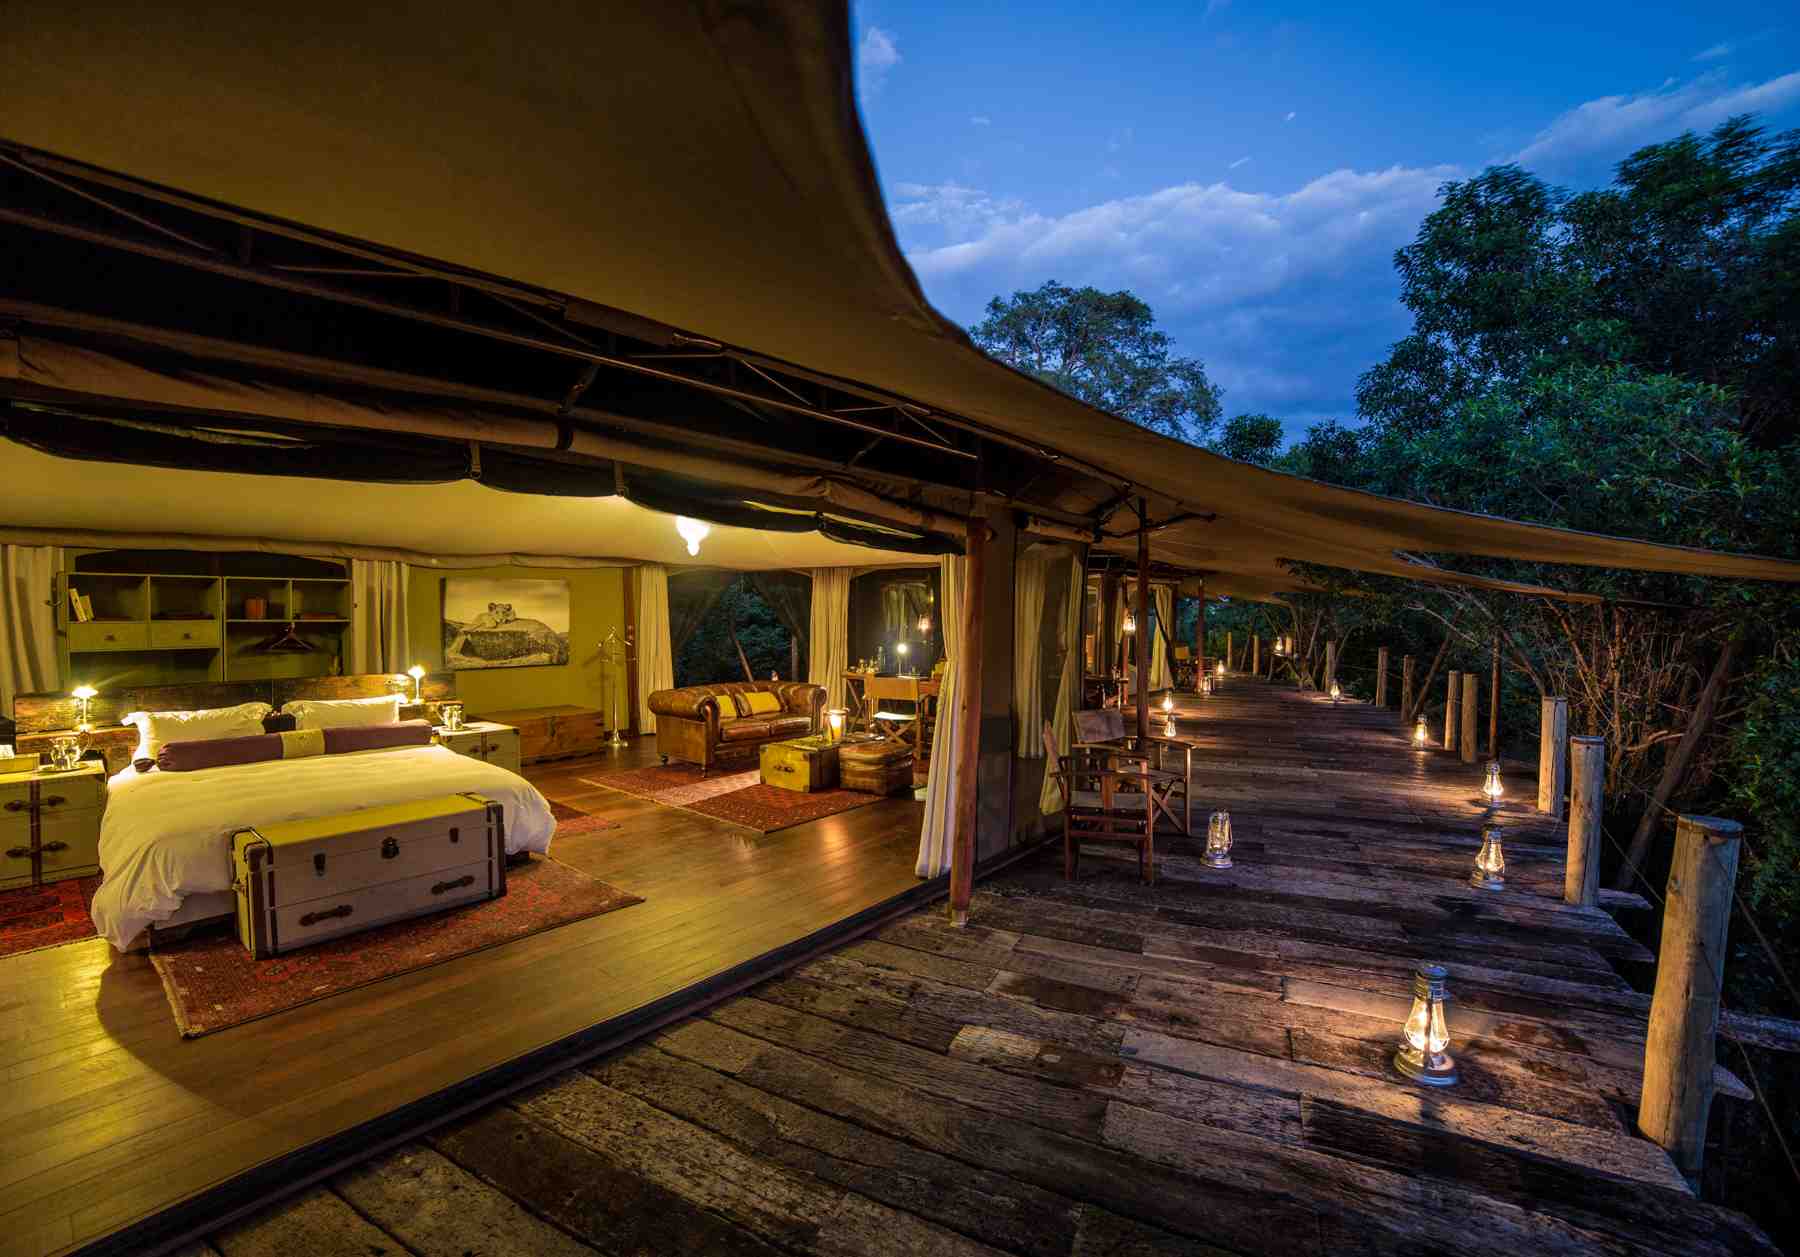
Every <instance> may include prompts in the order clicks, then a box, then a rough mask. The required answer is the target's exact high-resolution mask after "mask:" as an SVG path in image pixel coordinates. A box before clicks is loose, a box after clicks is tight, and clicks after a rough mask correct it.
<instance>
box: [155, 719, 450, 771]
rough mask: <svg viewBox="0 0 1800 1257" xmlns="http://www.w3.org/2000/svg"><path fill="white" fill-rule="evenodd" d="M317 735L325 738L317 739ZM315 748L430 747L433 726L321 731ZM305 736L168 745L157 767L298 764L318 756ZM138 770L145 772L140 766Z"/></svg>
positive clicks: (418, 723)
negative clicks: (288, 761)
mask: <svg viewBox="0 0 1800 1257" xmlns="http://www.w3.org/2000/svg"><path fill="white" fill-rule="evenodd" d="M319 735H323V736H322V737H319ZM314 736H315V737H318V738H319V741H318V742H315V743H313V744H314V745H319V744H320V743H322V744H323V753H324V754H326V755H342V754H345V753H347V752H350V751H379V750H385V749H386V748H388V747H393V746H429V745H430V744H431V722H430V721H428V720H403V721H401V722H399V723H398V724H391V725H362V726H360V727H356V728H349V729H321V730H317V731H316V732H315V735H314ZM307 741H308V740H307V739H305V735H304V734H294V733H286V734H282V733H258V734H252V735H251V736H249V737H243V738H211V739H205V740H190V741H185V742H165V743H163V746H162V749H161V750H159V751H158V752H157V753H156V767H157V768H158V769H160V770H161V771H162V772H165V773H191V772H197V771H199V770H200V769H202V768H224V767H226V766H228V765H231V764H260V763H262V762H264V761H265V760H271V759H295V758H299V757H301V756H304V755H307V754H315V755H316V754H319V753H320V752H319V751H309V750H307V749H305V747H306V743H307ZM139 771H140V772H141V771H143V769H142V768H141V767H140V769H139Z"/></svg>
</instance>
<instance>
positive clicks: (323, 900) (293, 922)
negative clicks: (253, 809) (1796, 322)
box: [231, 794, 506, 959]
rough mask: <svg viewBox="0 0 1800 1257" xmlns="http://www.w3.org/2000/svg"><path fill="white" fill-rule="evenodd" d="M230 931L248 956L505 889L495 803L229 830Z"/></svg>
mask: <svg viewBox="0 0 1800 1257" xmlns="http://www.w3.org/2000/svg"><path fill="white" fill-rule="evenodd" d="M231 845H232V859H233V863H234V865H235V869H236V877H235V879H234V881H233V887H234V889H235V890H236V891H237V920H238V937H239V938H240V939H241V940H242V941H243V944H244V946H245V947H246V948H248V949H249V950H250V954H251V955H253V956H256V957H257V958H259V959H260V958H262V957H264V956H273V955H277V954H279V953H282V952H288V951H292V950H294V949H295V948H296V947H304V946H306V945H307V944H309V943H318V942H323V941H325V940H326V939H331V938H338V937H341V936H342V935H345V934H354V933H356V932H357V931H359V930H367V929H372V928H373V927H375V926H378V925H385V924H387V923H388V922H390V921H400V920H404V919H405V918H407V917H416V916H423V915H425V914H426V913H429V912H438V911H441V910H443V909H445V908H454V907H457V906H458V905H461V904H466V903H473V902H475V901H477V900H482V899H494V898H497V897H499V896H501V895H504V894H505V893H506V835H505V826H504V824H503V822H502V818H501V809H500V805H499V804H498V803H495V802H492V801H491V800H488V799H484V798H482V797H481V796H480V795H476V794H449V795H442V796H440V797H437V798H431V799H420V800H418V801H416V802H413V803H398V804H392V805H390V806H386V807H375V808H366V809H364V810H362V811H357V812H347V813H344V814H343V815H339V816H325V817H320V818H318V819H316V820H304V821H288V822H285V823H282V824H279V825H265V826H262V827H261V828H259V829H241V830H239V831H238V832H237V833H236V834H235V835H233V837H232V844H231Z"/></svg>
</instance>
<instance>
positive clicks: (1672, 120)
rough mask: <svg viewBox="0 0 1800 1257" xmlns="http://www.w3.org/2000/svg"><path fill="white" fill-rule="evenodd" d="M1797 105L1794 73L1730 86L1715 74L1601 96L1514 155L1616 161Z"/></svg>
mask: <svg viewBox="0 0 1800 1257" xmlns="http://www.w3.org/2000/svg"><path fill="white" fill-rule="evenodd" d="M1795 101H1800V71H1795V72H1794V73H1792V74H1784V75H1782V76H1781V77H1779V78H1774V79H1770V80H1768V81H1767V82H1766V83H1754V84H1750V85H1748V86H1736V85H1732V84H1729V83H1726V82H1725V81H1724V80H1723V79H1722V78H1720V77H1719V76H1718V75H1716V74H1708V75H1703V76H1701V77H1700V78H1697V79H1694V80H1692V81H1690V82H1687V83H1677V82H1674V81H1670V82H1667V83H1664V84H1663V85H1662V86H1661V87H1659V88H1657V89H1655V90H1654V91H1648V92H1638V93H1635V94H1631V95H1621V96H1601V97H1599V98H1598V99H1595V100H1590V101H1587V102H1585V103H1583V104H1580V105H1577V106H1576V107H1575V108H1573V109H1571V110H1569V111H1568V112H1567V113H1565V114H1563V115H1562V116H1561V117H1559V118H1557V119H1556V120H1555V121H1554V122H1552V123H1551V124H1550V125H1549V126H1547V127H1545V128H1544V129H1543V130H1542V131H1539V132H1538V134H1537V137H1536V138H1535V139H1533V140H1532V141H1531V143H1530V144H1527V145H1526V146H1525V147H1524V148H1523V149H1521V150H1519V152H1518V153H1517V154H1515V155H1514V156H1513V158H1512V160H1513V161H1516V162H1518V163H1520V164H1521V165H1523V166H1527V167H1531V168H1534V169H1537V168H1546V169H1549V170H1555V169H1557V168H1558V167H1562V166H1566V165H1568V164H1570V163H1574V162H1580V161H1582V160H1583V159H1588V160H1592V159H1594V158H1599V157H1609V158H1616V157H1620V156H1623V155H1624V154H1625V153H1626V152H1629V151H1630V150H1631V149H1633V148H1637V147H1639V146H1640V145H1643V144H1647V143H1651V142H1653V141H1656V140H1661V139H1666V138H1668V137H1669V136H1671V135H1674V134H1677V133H1679V132H1681V131H1690V130H1691V131H1705V130H1708V129H1710V128H1711V127H1714V126H1717V125H1718V124H1719V123H1721V122H1723V121H1724V120H1725V119H1727V118H1729V117H1731V116H1732V115H1733V114H1740V113H1772V112H1774V111H1775V110H1777V109H1781V108H1785V107H1786V106H1788V105H1790V104H1792V103H1794V102H1795Z"/></svg>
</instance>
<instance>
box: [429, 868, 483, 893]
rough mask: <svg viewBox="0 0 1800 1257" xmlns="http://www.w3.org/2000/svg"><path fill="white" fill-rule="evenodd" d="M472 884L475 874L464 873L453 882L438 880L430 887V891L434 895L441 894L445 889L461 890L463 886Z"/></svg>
mask: <svg viewBox="0 0 1800 1257" xmlns="http://www.w3.org/2000/svg"><path fill="white" fill-rule="evenodd" d="M474 884H475V875H474V874H473V873H465V874H464V875H463V876H461V877H459V878H457V879H456V880H455V881H454V882H439V883H438V884H437V885H435V886H433V887H432V888H431V893H432V894H434V895H441V894H443V893H444V892H445V891H447V890H461V889H462V888H463V887H465V886H473V885H474Z"/></svg>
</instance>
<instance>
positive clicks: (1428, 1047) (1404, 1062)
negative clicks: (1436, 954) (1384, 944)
mask: <svg viewBox="0 0 1800 1257" xmlns="http://www.w3.org/2000/svg"><path fill="white" fill-rule="evenodd" d="M1449 976H1450V975H1449V974H1448V973H1447V972H1445V970H1444V966H1442V965H1420V966H1419V967H1418V969H1417V970H1416V971H1415V972H1414V974H1413V1003H1412V1011H1411V1012H1410V1013H1409V1014H1407V1018H1406V1025H1405V1027H1404V1028H1403V1029H1402V1030H1401V1032H1400V1050H1399V1051H1398V1052H1397V1053H1395V1055H1394V1068H1395V1069H1396V1070H1397V1071H1399V1073H1400V1074H1401V1075H1402V1076H1403V1077H1406V1078H1410V1079H1412V1080H1413V1081H1414V1082H1419V1083H1424V1084H1425V1085H1426V1086H1428V1087H1448V1086H1450V1085H1451V1084H1453V1083H1454V1082H1455V1081H1456V1062H1455V1061H1454V1060H1452V1059H1451V1057H1450V1053H1449V1051H1448V1049H1449V1047H1450V1026H1449V1023H1448V1022H1447V1021H1446V1020H1445V1017H1444V1005H1445V1004H1446V1003H1448V1002H1449V999H1450V992H1449V988H1448V979H1449Z"/></svg>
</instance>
